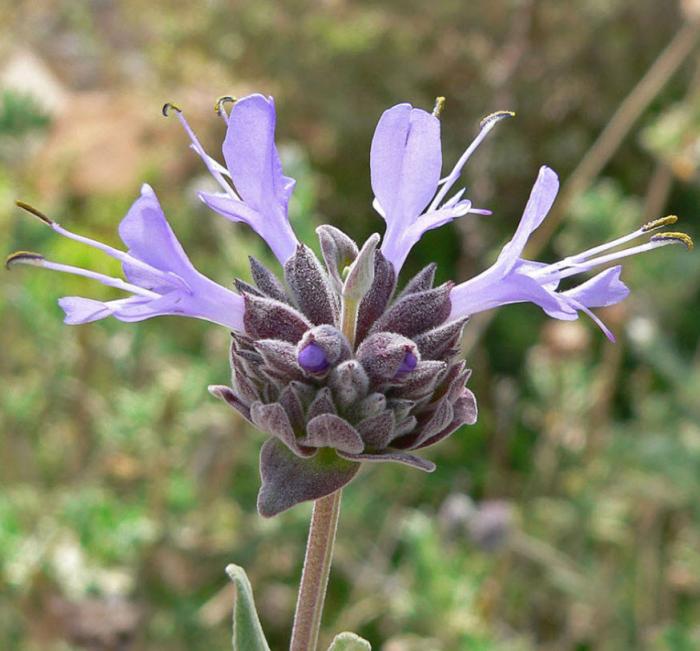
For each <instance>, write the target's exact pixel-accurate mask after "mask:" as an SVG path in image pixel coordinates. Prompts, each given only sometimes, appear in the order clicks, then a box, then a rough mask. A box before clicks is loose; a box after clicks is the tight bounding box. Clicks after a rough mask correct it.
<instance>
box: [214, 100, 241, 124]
mask: <svg viewBox="0 0 700 651" xmlns="http://www.w3.org/2000/svg"><path fill="white" fill-rule="evenodd" d="M236 101H237V100H236V98H235V97H231V95H222V96H221V97H219V99H217V100H216V104H214V111H215V112H216V114H217V115H218V116H219V117H221V118H224V120H226V121H228V114H227V113H226V109H225V108H224V106H225V105H226V104H232V105H233V104H235V103H236Z"/></svg>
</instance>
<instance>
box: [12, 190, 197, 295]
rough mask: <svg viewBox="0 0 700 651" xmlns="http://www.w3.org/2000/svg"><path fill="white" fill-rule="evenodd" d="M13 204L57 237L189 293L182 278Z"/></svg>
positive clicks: (22, 204)
mask: <svg viewBox="0 0 700 651" xmlns="http://www.w3.org/2000/svg"><path fill="white" fill-rule="evenodd" d="M15 204H16V205H17V207H18V208H21V209H22V210H25V211H26V212H28V213H29V214H31V215H34V216H35V217H37V218H38V219H40V220H41V221H42V222H43V223H44V224H46V225H47V226H48V227H49V228H51V230H53V231H54V232H56V233H58V234H59V235H62V236H63V237H66V238H68V239H70V240H74V241H76V242H80V243H81V244H86V245H87V246H91V247H93V248H94V249H97V250H98V251H102V252H103V253H106V254H107V255H108V256H109V257H110V258H114V259H115V260H119V261H120V262H122V263H125V264H129V265H132V266H134V267H139V268H140V269H143V270H144V271H147V272H148V273H150V274H153V275H155V276H157V277H159V278H162V279H163V280H164V281H166V282H168V283H169V284H173V283H177V284H179V285H181V287H182V288H183V289H185V290H187V291H190V287H189V285H187V283H186V282H185V281H184V280H183V279H182V278H180V277H179V276H176V275H175V274H173V273H168V272H164V271H162V270H161V269H156V268H155V267H153V266H151V265H150V264H148V263H146V262H143V260H140V259H139V258H135V257H134V256H132V255H129V254H128V253H126V252H124V251H120V250H119V249H115V248H114V247H112V246H109V244H104V243H102V242H99V241H98V240H93V239H92V238H90V237H85V236H84V235H78V234H77V233H73V232H71V231H69V230H68V229H66V228H63V226H61V225H60V224H59V223H58V222H55V221H54V220H53V219H51V218H50V217H47V216H46V215H45V214H44V213H43V212H41V211H40V210H39V209H38V208H35V207H34V206H31V205H30V204H28V203H26V202H24V201H16V202H15ZM36 255H39V254H36ZM40 266H41V265H40Z"/></svg>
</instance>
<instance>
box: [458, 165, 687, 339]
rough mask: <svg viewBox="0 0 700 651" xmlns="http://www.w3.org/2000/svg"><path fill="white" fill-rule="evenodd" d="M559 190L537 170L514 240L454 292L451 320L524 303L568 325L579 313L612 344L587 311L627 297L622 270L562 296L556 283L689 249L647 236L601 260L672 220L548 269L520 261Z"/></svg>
mask: <svg viewBox="0 0 700 651" xmlns="http://www.w3.org/2000/svg"><path fill="white" fill-rule="evenodd" d="M558 190H559V179H558V178H557V175H556V174H555V173H554V172H553V171H552V170H551V169H549V168H548V167H542V168H541V169H540V173H539V175H538V177H537V180H536V181H535V185H534V187H533V188H532V192H531V194H530V199H529V200H528V202H527V205H526V206H525V211H524V213H523V216H522V218H521V220H520V223H519V224H518V228H517V229H516V231H515V234H514V235H513V239H511V240H510V242H508V244H506V245H505V246H504V247H503V250H502V251H501V253H500V255H499V256H498V260H496V262H495V263H494V265H493V266H492V267H490V268H489V269H487V270H486V271H484V272H483V273H481V274H480V275H478V276H476V277H475V278H472V279H471V280H468V281H467V282H464V283H461V284H459V285H457V286H455V287H454V288H453V290H452V293H451V295H450V297H451V300H452V314H451V316H452V317H453V318H458V317H462V316H468V315H472V314H476V313H477V312H481V311H483V310H488V309H491V308H494V307H500V306H501V305H507V304H508V303H520V302H523V301H528V302H531V303H535V304H536V305H539V306H540V307H541V308H542V309H543V310H544V311H545V312H546V313H547V314H548V315H549V316H551V317H553V318H555V319H564V320H572V319H576V318H578V313H579V312H584V313H585V314H587V315H588V316H590V317H591V318H592V319H593V320H594V321H595V322H596V323H597V324H598V325H599V326H600V328H601V329H602V330H603V332H604V333H605V335H606V336H607V337H608V338H609V339H610V340H611V341H614V340H615V338H614V336H613V334H612V333H611V332H610V330H608V329H607V328H606V327H605V325H604V324H603V323H602V321H600V319H599V318H598V317H596V316H595V315H594V314H593V313H592V312H591V308H594V307H606V306H609V305H615V304H616V303H619V302H620V301H622V300H624V299H625V298H626V297H627V295H628V294H629V289H628V288H627V286H626V285H625V284H624V283H623V282H622V281H621V280H620V272H621V271H622V267H621V266H619V265H618V266H614V267H611V268H608V269H605V270H604V271H601V272H600V273H598V274H597V275H596V276H594V277H593V278H590V279H589V280H587V281H586V282H584V283H582V284H580V285H578V286H576V287H574V288H572V289H568V290H565V291H558V287H559V284H560V282H561V281H562V280H564V279H565V278H569V277H570V276H575V275H578V274H581V273H584V272H588V271H591V270H593V269H597V268H599V267H601V266H604V265H607V264H610V263H611V262H615V261H616V260H619V259H622V258H625V257H627V256H630V255H634V254H636V253H642V252H644V251H650V250H652V249H655V248H659V247H662V246H666V245H668V244H674V243H678V242H681V243H685V244H686V245H689V246H690V245H692V243H691V242H690V239H689V238H688V237H687V236H686V235H684V234H682V233H661V234H658V235H655V236H652V237H651V239H650V241H649V242H647V243H645V244H642V245H638V246H635V247H631V248H627V249H622V250H620V251H616V252H614V253H610V254H606V255H601V254H603V253H604V252H605V251H608V250H610V249H614V248H617V247H619V246H621V245H623V244H625V243H627V242H629V241H631V240H633V239H636V238H639V237H641V236H643V235H645V234H647V233H649V232H651V231H654V230H656V229H658V228H661V227H662V226H666V225H668V224H673V223H675V221H676V218H675V217H674V216H671V217H666V218H663V219H658V220H656V221H653V222H650V223H648V224H645V225H644V226H642V227H641V228H639V229H637V230H635V231H633V232H632V233H630V234H628V235H625V236H623V237H620V238H617V239H615V240H613V241H612V242H608V243H607V244H602V245H599V246H596V247H594V248H592V249H589V250H588V251H584V252H582V253H579V254H577V255H574V256H570V257H567V258H565V259H563V260H561V261H559V262H556V263H553V264H543V263H540V262H531V261H529V260H524V259H523V258H522V257H521V256H522V253H523V249H524V248H525V245H526V244H527V240H528V238H529V237H530V235H531V234H532V233H533V232H534V231H535V230H536V229H537V227H538V226H539V225H540V224H541V223H542V221H543V220H544V218H545V217H546V216H547V213H548V212H549V209H550V208H551V207H552V204H553V203H554V199H555V198H556V196H557V192H558Z"/></svg>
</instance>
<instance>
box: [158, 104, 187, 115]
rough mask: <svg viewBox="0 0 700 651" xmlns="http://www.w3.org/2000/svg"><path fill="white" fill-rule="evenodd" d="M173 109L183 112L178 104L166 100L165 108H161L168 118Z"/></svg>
mask: <svg viewBox="0 0 700 651" xmlns="http://www.w3.org/2000/svg"><path fill="white" fill-rule="evenodd" d="M171 109H172V110H173V111H177V112H178V113H182V109H181V108H180V107H179V106H177V104H173V103H172V102H166V103H165V104H163V108H162V109H161V110H160V112H161V113H162V114H163V115H164V116H165V117H166V118H167V117H168V115H170V111H171Z"/></svg>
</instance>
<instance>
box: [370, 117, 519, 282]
mask: <svg viewBox="0 0 700 651" xmlns="http://www.w3.org/2000/svg"><path fill="white" fill-rule="evenodd" d="M505 115H506V114H505V113H502V114H497V115H496V116H495V117H493V118H491V119H487V120H485V121H484V122H482V125H481V130H480V132H479V135H478V136H477V138H476V139H475V140H474V142H473V143H472V144H471V145H470V146H469V148H468V149H467V150H466V151H465V152H464V154H463V155H462V157H461V158H460V159H459V161H458V162H457V165H455V167H454V169H453V170H452V172H451V173H450V175H449V176H448V177H446V178H445V179H443V180H442V181H441V180H440V172H441V169H442V148H441V144H440V120H439V119H438V118H437V117H436V116H435V115H431V114H430V113H427V112H426V111H423V110H422V109H415V108H413V107H412V106H411V105H410V104H397V105H396V106H394V107H392V108H390V109H388V110H386V111H385V112H384V113H383V114H382V116H381V118H380V119H379V123H378V124H377V128H376V130H375V132H374V138H373V139H372V147H371V150H370V168H371V179H372V190H373V191H374V195H375V200H374V207H375V209H376V210H377V212H379V214H380V215H381V216H382V217H383V218H384V220H385V221H386V225H387V227H386V233H385V235H384V241H383V243H382V253H383V254H384V256H385V257H386V258H387V260H389V261H390V262H391V263H392V264H393V265H394V269H395V270H396V273H398V272H399V270H400V269H401V267H402V266H403V263H404V260H405V259H406V256H407V255H408V253H409V251H410V250H411V248H412V247H413V245H414V244H415V243H416V242H418V240H419V239H420V238H421V236H422V235H423V233H425V232H426V231H428V230H431V229H433V228H438V227H439V226H442V225H443V224H447V223H448V222H451V221H452V220H453V219H455V218H457V217H461V216H463V215H466V214H468V213H478V214H490V213H489V211H488V210H478V209H473V208H472V204H471V201H468V200H466V199H462V194H463V193H464V190H460V191H459V192H457V193H456V194H455V195H454V196H452V197H451V198H450V199H448V200H447V201H445V200H444V199H445V196H446V195H447V193H448V191H449V190H450V188H451V187H452V186H453V185H454V183H455V181H456V180H457V179H458V178H459V175H460V173H461V170H462V168H463V167H464V164H465V163H466V162H467V160H468V158H469V157H470V156H471V154H472V152H473V151H474V150H475V149H476V147H478V145H479V144H480V142H481V141H482V140H483V138H484V137H485V136H486V134H487V133H488V132H489V131H490V130H491V128H492V127H493V125H494V124H495V123H496V122H497V121H498V119H500V118H501V117H504V116H505ZM438 187H440V190H439V191H438Z"/></svg>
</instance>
